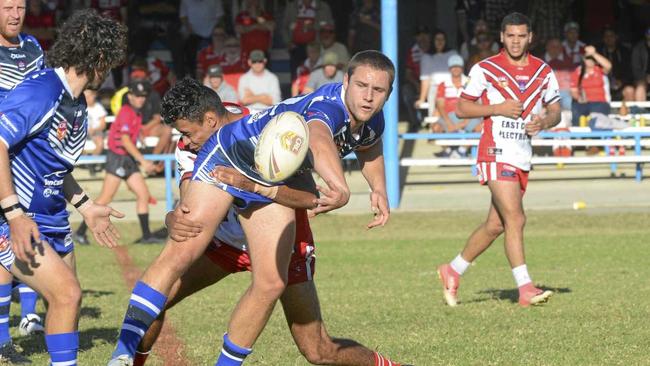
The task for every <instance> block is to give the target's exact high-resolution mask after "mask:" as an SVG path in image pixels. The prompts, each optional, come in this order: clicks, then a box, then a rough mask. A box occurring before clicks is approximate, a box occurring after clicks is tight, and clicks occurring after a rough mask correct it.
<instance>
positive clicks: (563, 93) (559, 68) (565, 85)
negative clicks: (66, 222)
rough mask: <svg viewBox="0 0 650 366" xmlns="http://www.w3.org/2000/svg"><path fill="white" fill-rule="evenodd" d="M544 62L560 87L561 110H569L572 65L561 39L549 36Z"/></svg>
mask: <svg viewBox="0 0 650 366" xmlns="http://www.w3.org/2000/svg"><path fill="white" fill-rule="evenodd" d="M544 62H546V63H547V64H548V65H549V66H550V67H551V69H552V70H553V72H554V73H555V78H556V79H557V82H558V86H559V89H560V105H561V106H562V110H565V111H570V110H571V74H572V73H573V70H574V67H573V63H572V62H571V60H569V59H568V56H567V55H566V54H564V50H563V48H562V41H560V39H559V38H551V39H549V40H548V41H546V52H545V53H544Z"/></svg>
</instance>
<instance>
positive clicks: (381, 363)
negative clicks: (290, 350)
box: [133, 352, 400, 366]
mask: <svg viewBox="0 0 650 366" xmlns="http://www.w3.org/2000/svg"><path fill="white" fill-rule="evenodd" d="M133 366H135V364H134V365H133ZM375 366H400V364H398V363H396V362H393V361H391V360H389V359H387V358H386V357H384V356H382V355H380V354H379V353H377V352H375Z"/></svg>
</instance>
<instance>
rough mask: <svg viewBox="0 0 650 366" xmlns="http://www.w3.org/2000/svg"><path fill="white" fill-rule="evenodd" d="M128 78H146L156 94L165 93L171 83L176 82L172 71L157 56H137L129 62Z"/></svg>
mask: <svg viewBox="0 0 650 366" xmlns="http://www.w3.org/2000/svg"><path fill="white" fill-rule="evenodd" d="M130 79H131V80H133V79H147V81H149V82H150V83H151V86H152V88H153V90H154V91H155V92H156V93H158V95H165V93H166V92H167V89H169V88H170V86H171V84H173V83H175V82H176V77H175V76H174V73H173V72H171V70H169V67H167V65H166V64H165V63H164V62H163V61H162V60H161V59H159V58H156V57H147V58H146V59H144V58H140V57H137V58H136V59H135V60H133V63H132V64H131V74H130Z"/></svg>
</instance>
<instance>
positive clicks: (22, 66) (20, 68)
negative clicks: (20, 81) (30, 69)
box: [18, 61, 27, 71]
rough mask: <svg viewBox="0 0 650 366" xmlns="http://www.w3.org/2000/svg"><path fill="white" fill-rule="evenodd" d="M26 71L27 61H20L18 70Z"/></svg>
mask: <svg viewBox="0 0 650 366" xmlns="http://www.w3.org/2000/svg"><path fill="white" fill-rule="evenodd" d="M25 69H27V65H26V64H25V61H18V70H20V71H25Z"/></svg>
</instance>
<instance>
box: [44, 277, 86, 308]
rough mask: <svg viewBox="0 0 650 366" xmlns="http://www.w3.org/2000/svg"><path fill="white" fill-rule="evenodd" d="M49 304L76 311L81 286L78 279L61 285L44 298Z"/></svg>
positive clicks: (79, 301)
mask: <svg viewBox="0 0 650 366" xmlns="http://www.w3.org/2000/svg"><path fill="white" fill-rule="evenodd" d="M46 300H47V302H48V303H49V304H50V306H57V307H59V308H65V309H68V310H73V309H74V310H75V311H77V310H78V309H79V308H80V307H81V286H79V282H78V281H76V280H75V281H74V283H70V284H67V285H65V286H62V288H60V289H57V290H56V291H54V292H52V293H51V294H50V295H49V296H48V298H46Z"/></svg>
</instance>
